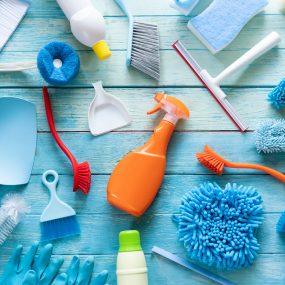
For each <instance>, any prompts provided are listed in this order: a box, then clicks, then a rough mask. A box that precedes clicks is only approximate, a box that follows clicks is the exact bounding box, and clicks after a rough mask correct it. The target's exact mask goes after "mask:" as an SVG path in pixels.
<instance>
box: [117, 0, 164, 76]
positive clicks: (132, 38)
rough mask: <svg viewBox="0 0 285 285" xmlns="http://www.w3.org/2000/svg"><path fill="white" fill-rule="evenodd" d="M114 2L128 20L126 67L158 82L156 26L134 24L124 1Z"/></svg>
mask: <svg viewBox="0 0 285 285" xmlns="http://www.w3.org/2000/svg"><path fill="white" fill-rule="evenodd" d="M115 2H116V3H117V4H118V5H119V7H120V8H121V9H122V11H123V12H124V13H125V14H126V15H127V16H128V18H129V42H128V50H127V65H128V66H132V67H134V68H136V69H138V70H140V71H141V72H143V73H145V74H147V75H149V76H150V77H152V78H154V79H156V80H159V78H160V55H159V32H158V26H157V25H152V24H146V23H139V22H134V18H133V15H132V13H131V11H130V10H129V8H128V6H127V5H126V3H125V1H124V0H115Z"/></svg>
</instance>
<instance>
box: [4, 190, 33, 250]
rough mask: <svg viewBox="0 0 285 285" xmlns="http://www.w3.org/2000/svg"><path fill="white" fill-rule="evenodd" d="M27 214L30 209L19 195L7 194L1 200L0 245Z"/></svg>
mask: <svg viewBox="0 0 285 285" xmlns="http://www.w3.org/2000/svg"><path fill="white" fill-rule="evenodd" d="M29 212H30V207H29V206H28V205H27V203H26V201H25V199H24V198H23V197H22V196H21V195H18V194H7V195H6V196H5V197H4V198H3V199H2V205H1V208H0V245H2V244H3V243H4V241H5V240H6V239H7V237H8V236H9V235H10V234H11V233H12V231H13V230H14V229H15V227H16V226H17V225H18V224H19V223H20V222H21V221H22V219H23V218H24V217H25V215H26V214H27V213H29Z"/></svg>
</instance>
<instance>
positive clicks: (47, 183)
mask: <svg viewBox="0 0 285 285" xmlns="http://www.w3.org/2000/svg"><path fill="white" fill-rule="evenodd" d="M48 176H51V177H53V181H51V182H50V181H48V180H47V177H48ZM58 180H59V176H58V173H57V172H56V171H54V170H48V171H46V172H45V173H44V174H43V176H42V182H43V184H44V185H45V186H46V187H47V188H48V189H49V191H50V194H51V196H52V197H53V195H54V194H56V186H57V183H58Z"/></svg>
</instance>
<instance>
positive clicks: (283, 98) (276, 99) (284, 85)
mask: <svg viewBox="0 0 285 285" xmlns="http://www.w3.org/2000/svg"><path fill="white" fill-rule="evenodd" d="M267 100H268V101H269V102H270V104H271V105H272V106H274V107H275V108H277V109H279V108H281V107H284V106H285V78H284V79H283V80H282V81H281V82H280V83H279V84H278V85H277V86H276V87H275V88H274V89H273V90H272V91H271V92H270V93H269V94H268V97H267Z"/></svg>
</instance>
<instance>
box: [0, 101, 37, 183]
mask: <svg viewBox="0 0 285 285" xmlns="http://www.w3.org/2000/svg"><path fill="white" fill-rule="evenodd" d="M36 141H37V119H36V108H35V105H34V104H32V103H30V102H27V101H25V100H22V99H18V98H13V97H4V98H0V184H2V185H21V184H26V183H28V182H29V179H30V176H31V172H32V168H33V163H34V157H35V152H36Z"/></svg>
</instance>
